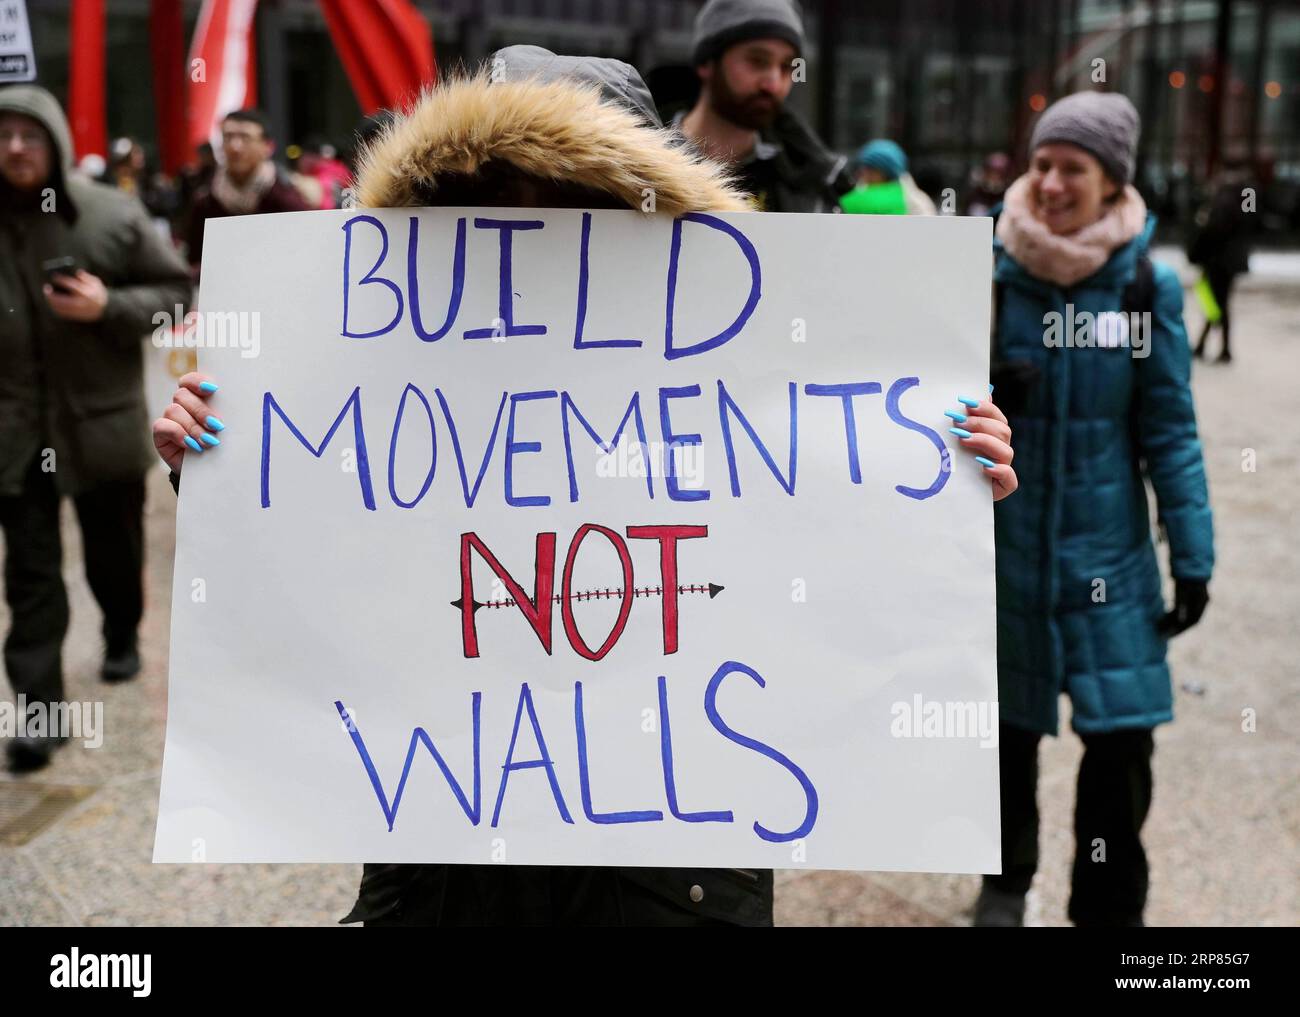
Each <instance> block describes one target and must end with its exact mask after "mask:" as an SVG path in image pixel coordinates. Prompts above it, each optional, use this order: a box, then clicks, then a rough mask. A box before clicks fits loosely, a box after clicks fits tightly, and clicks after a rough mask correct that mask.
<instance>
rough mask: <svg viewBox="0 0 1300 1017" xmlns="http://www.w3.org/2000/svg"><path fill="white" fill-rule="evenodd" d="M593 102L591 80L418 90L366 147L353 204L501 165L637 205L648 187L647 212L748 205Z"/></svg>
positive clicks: (717, 170) (664, 136) (379, 203)
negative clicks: (650, 203) (650, 208)
mask: <svg viewBox="0 0 1300 1017" xmlns="http://www.w3.org/2000/svg"><path fill="white" fill-rule="evenodd" d="M673 139H674V135H673V133H672V132H671V131H669V130H666V129H657V130H656V129H652V128H649V127H646V126H644V125H643V124H642V122H641V121H640V120H639V119H638V118H637V117H636V116H635V115H634V114H633V113H631V112H630V111H628V110H626V109H624V108H623V107H621V106H617V105H614V104H613V103H610V102H603V101H601V98H600V93H599V90H598V89H597V88H595V87H594V86H586V85H582V84H580V83H577V82H571V81H563V80H557V81H549V82H541V81H537V80H526V81H515V82H491V81H489V79H488V76H487V75H486V74H479V75H477V76H475V77H472V78H460V79H451V80H448V81H445V82H443V83H441V84H439V85H437V86H436V87H434V88H432V89H430V90H429V91H427V92H425V94H424V95H423V96H421V98H420V100H419V101H418V102H417V103H416V105H415V106H414V108H413V109H412V110H411V112H410V113H409V114H408V115H406V116H403V117H399V118H398V119H397V120H396V121H395V122H394V123H393V124H391V125H390V126H389V127H388V128H387V129H386V130H385V131H384V133H383V134H382V135H381V136H380V137H379V138H377V139H376V140H375V141H374V142H372V143H371V145H370V146H369V147H368V148H367V150H366V152H365V154H364V155H363V157H362V163H361V168H360V170H359V171H358V173H357V200H358V202H359V204H361V205H363V206H366V207H370V208H394V207H404V206H411V205H414V204H416V203H417V201H418V197H417V196H418V194H420V193H421V192H423V193H428V192H429V191H432V190H436V188H437V185H438V178H439V177H441V176H444V175H446V174H451V173H456V174H465V175H471V176H472V175H473V174H475V173H478V172H479V170H480V169H481V168H482V167H483V166H484V165H485V164H487V163H489V162H492V161H504V162H506V163H509V164H510V165H512V166H514V167H515V168H516V169H518V170H520V171H521V172H523V173H526V174H529V175H531V176H535V177H539V178H543V179H550V180H559V181H565V182H569V183H575V184H579V185H581V186H584V187H589V188H593V189H596V190H599V191H602V192H604V193H606V194H609V195H611V196H612V197H614V198H616V199H617V200H618V201H619V202H621V203H622V204H624V205H626V206H627V207H628V208H632V209H638V208H641V207H642V204H643V202H644V201H645V191H646V190H647V189H649V190H651V191H653V193H654V199H655V210H656V211H658V212H665V213H667V214H669V215H680V214H681V213H683V212H703V211H710V212H742V211H746V210H748V209H750V208H751V207H752V206H751V205H750V204H749V203H748V202H747V201H746V200H745V196H744V195H743V193H742V192H740V191H739V190H737V189H736V188H735V187H734V186H733V184H732V183H731V181H730V180H729V179H728V177H727V174H726V171H725V170H724V169H723V168H722V167H720V166H718V165H716V164H714V163H711V162H709V161H707V160H705V159H702V158H700V157H698V156H696V155H694V154H692V153H691V151H690V150H689V149H688V148H686V147H684V146H682V145H681V144H679V143H674V141H673Z"/></svg>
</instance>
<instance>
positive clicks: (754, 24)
mask: <svg viewBox="0 0 1300 1017" xmlns="http://www.w3.org/2000/svg"><path fill="white" fill-rule="evenodd" d="M750 39H784V40H785V41H786V42H788V43H789V44H790V45H791V46H793V47H794V50H795V53H796V54H799V53H802V52H803V19H802V18H801V17H800V16H799V7H798V5H797V4H796V3H794V2H793V0H709V2H708V3H706V4H705V5H704V7H703V9H701V11H700V13H699V14H697V15H696V16H695V32H694V34H693V36H692V38H691V51H692V53H693V54H694V57H695V66H696V67H699V66H700V64H707V63H708V62H709V61H710V60H714V59H716V58H717V57H719V56H721V55H722V52H723V51H724V50H726V49H727V48H728V47H731V46H734V45H735V44H736V43H738V42H747V41H749V40H750Z"/></svg>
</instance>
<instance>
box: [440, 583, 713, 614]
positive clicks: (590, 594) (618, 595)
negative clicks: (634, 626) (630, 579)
mask: <svg viewBox="0 0 1300 1017" xmlns="http://www.w3.org/2000/svg"><path fill="white" fill-rule="evenodd" d="M725 589H726V587H725V586H722V585H721V584H719V583H707V584H698V583H685V584H682V585H680V586H678V587H677V592H678V593H679V594H685V593H707V594H708V595H709V599H710V600H712V599H713V598H714V597H716V596H717V595H718V594H719V593H721V592H722V591H723V590H725ZM663 594H664V591H663V588H662V587H659V586H642V587H634V588H633V590H632V597H633V598H634V599H635V598H637V597H662V596H663ZM622 597H623V588H622V587H615V588H613V589H604V590H579V591H576V592H574V593H570V594H569V599H570V600H574V601H585V600H615V599H618V600H621V599H622ZM563 600H564V594H562V593H557V594H556V595H555V596H553V597H552V598H551V601H552V602H553V603H556V604H559V603H561V602H562V601H563ZM463 604H464V601H463V599H462V598H460V597H458V598H456V599H455V600H453V601H452V602H451V606H452V607H454V608H455V609H456V610H457V611H459V610H460V609H461V607H462V606H463ZM473 604H474V607H473V610H474V612H475V613H477V612H478V610H479V608H483V607H490V608H502V607H515V606H517V605H518V601H516V600H514V599H513V598H510V597H507V598H506V599H505V600H488V601H481V600H476V601H474V602H473Z"/></svg>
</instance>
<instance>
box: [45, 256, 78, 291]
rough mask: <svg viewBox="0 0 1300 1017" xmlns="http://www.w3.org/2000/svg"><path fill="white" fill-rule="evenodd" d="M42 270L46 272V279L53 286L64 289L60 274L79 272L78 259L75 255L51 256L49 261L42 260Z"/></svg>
mask: <svg viewBox="0 0 1300 1017" xmlns="http://www.w3.org/2000/svg"><path fill="white" fill-rule="evenodd" d="M41 271H42V272H44V273H45V281H46V282H47V283H49V284H50V285H51V286H53V287H54V288H55V289H56V290H64V289H66V287H65V286H64V285H63V283H62V280H61V279H60V278H59V277H60V276H65V275H76V274H77V259H76V258H73V257H63V258H51V259H50V260H49V261H43V262H41Z"/></svg>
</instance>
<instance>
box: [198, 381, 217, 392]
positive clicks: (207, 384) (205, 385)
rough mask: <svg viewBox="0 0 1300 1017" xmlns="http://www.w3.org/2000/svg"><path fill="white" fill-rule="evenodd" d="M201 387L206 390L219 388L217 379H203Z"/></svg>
mask: <svg viewBox="0 0 1300 1017" xmlns="http://www.w3.org/2000/svg"><path fill="white" fill-rule="evenodd" d="M199 388H201V389H202V390H203V391H204V392H215V391H216V390H217V383H216V382H215V381H201V382H199Z"/></svg>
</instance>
